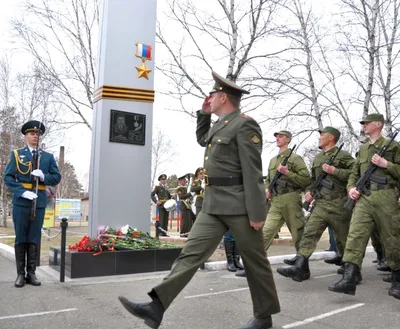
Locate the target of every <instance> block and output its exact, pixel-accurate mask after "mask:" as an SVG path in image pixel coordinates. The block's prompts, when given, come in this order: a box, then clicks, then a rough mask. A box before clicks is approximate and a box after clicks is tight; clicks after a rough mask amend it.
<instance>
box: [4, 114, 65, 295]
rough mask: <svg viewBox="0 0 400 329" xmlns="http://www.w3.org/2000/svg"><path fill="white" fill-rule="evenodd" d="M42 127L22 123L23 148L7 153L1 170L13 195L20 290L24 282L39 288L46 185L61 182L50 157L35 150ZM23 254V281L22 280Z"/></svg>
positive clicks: (33, 122)
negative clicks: (39, 247)
mask: <svg viewBox="0 0 400 329" xmlns="http://www.w3.org/2000/svg"><path fill="white" fill-rule="evenodd" d="M45 130H46V128H45V126H44V125H43V123H41V122H39V121H36V120H33V121H28V122H27V123H25V124H24V125H23V126H22V128H21V132H22V134H23V135H24V136H25V141H26V146H25V147H24V148H21V149H16V150H13V151H11V154H10V160H9V162H8V164H7V166H6V168H5V171H4V183H5V184H6V185H7V187H8V188H9V189H10V190H11V192H12V193H13V199H12V203H13V213H12V217H13V222H14V230H15V247H14V248H15V261H16V265H17V274H18V275H17V279H16V280H15V283H14V285H15V287H17V288H21V287H23V286H24V284H25V282H26V283H29V284H32V285H34V286H40V284H41V282H40V281H39V280H38V279H37V277H36V273H35V272H36V258H37V254H38V244H39V243H40V238H41V230H42V226H43V221H44V213H45V208H46V205H47V196H46V186H55V185H57V184H59V183H60V181H61V174H60V172H59V170H58V167H57V163H56V160H55V159H54V156H53V155H52V154H50V153H48V152H45V151H43V150H41V149H40V148H38V138H39V134H40V135H43V134H44V132H45ZM37 150H38V151H39V154H38V156H39V160H40V161H39V165H38V169H35V168H34V167H33V165H34V164H33V159H34V156H35V153H36V152H37ZM36 177H37V178H38V179H39V185H38V193H37V194H36V193H35V191H33V187H34V184H33V182H34V180H35V178H36ZM34 199H36V215H35V217H33V216H32V215H31V210H32V202H33V200H34ZM25 254H26V272H27V273H26V278H25Z"/></svg>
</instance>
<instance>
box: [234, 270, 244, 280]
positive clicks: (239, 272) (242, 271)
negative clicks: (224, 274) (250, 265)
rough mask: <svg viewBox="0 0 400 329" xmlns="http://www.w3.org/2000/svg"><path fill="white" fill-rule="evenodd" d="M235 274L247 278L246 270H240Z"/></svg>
mask: <svg viewBox="0 0 400 329" xmlns="http://www.w3.org/2000/svg"><path fill="white" fill-rule="evenodd" d="M235 276H238V277H239V278H245V277H246V271H245V270H239V271H237V272H236V274H235Z"/></svg>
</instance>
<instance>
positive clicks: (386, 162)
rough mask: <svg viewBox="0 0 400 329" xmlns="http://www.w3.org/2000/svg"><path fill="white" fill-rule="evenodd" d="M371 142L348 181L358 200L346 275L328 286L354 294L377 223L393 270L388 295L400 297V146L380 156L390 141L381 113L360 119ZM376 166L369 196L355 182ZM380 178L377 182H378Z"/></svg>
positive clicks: (346, 256) (363, 148) (392, 146)
mask: <svg viewBox="0 0 400 329" xmlns="http://www.w3.org/2000/svg"><path fill="white" fill-rule="evenodd" d="M360 123H361V124H362V125H363V129H364V133H365V135H367V136H369V140H368V142H366V143H364V144H363V145H361V147H360V151H359V154H358V156H357V159H356V161H355V164H354V166H353V169H352V172H351V174H350V177H349V181H348V184H347V190H348V194H349V198H351V199H352V200H357V202H356V204H355V208H354V210H353V215H352V217H351V223H350V230H349V235H348V237H347V243H346V248H345V251H344V256H343V262H344V268H345V270H344V274H343V278H342V279H341V280H340V281H339V282H337V283H335V284H332V285H330V286H329V290H330V291H334V292H338V293H345V294H350V295H354V294H355V292H356V284H357V273H358V272H359V270H360V267H361V264H362V261H363V257H364V252H365V248H366V247H367V244H368V240H369V238H370V236H371V233H372V230H373V229H374V226H375V225H376V227H377V229H378V232H379V235H380V237H381V239H382V243H383V246H384V249H385V254H386V261H387V263H388V266H389V267H390V268H391V269H392V286H391V288H390V289H389V295H390V296H393V297H395V298H397V299H400V230H399V228H400V211H399V207H398V203H397V202H398V201H397V200H398V195H397V191H396V187H397V186H398V183H399V180H400V145H399V144H398V143H397V142H395V141H393V142H392V143H391V144H390V146H389V147H388V148H387V150H386V152H385V154H384V155H383V156H382V157H381V156H379V155H378V154H377V153H378V152H379V151H380V150H381V149H382V148H383V147H384V146H385V145H387V144H388V140H387V139H385V138H384V137H383V136H382V135H381V133H382V129H383V125H384V118H383V115H382V114H378V113H374V114H369V115H367V116H366V118H365V119H363V120H362V121H360ZM371 162H372V163H373V164H374V165H376V166H377V168H376V170H374V172H373V175H374V177H373V178H372V179H370V181H369V182H368V184H367V188H368V190H369V191H370V195H366V194H364V193H360V191H358V190H357V189H356V188H355V186H356V182H357V181H358V179H359V178H360V177H362V175H363V174H364V173H365V171H366V170H367V168H368V166H369V164H370V163H371ZM377 181H378V182H377Z"/></svg>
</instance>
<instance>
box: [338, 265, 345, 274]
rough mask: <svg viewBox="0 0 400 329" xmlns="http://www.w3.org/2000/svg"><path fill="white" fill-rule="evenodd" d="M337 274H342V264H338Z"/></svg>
mask: <svg viewBox="0 0 400 329" xmlns="http://www.w3.org/2000/svg"><path fill="white" fill-rule="evenodd" d="M337 274H340V275H343V274H344V264H342V265H340V267H339V268H338V270H337Z"/></svg>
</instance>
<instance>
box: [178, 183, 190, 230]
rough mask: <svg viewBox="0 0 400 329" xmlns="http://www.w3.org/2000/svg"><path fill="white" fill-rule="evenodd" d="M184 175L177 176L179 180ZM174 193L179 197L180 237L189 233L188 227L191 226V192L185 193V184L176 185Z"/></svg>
mask: <svg viewBox="0 0 400 329" xmlns="http://www.w3.org/2000/svg"><path fill="white" fill-rule="evenodd" d="M185 177H186V176H182V177H180V178H178V179H179V180H181V179H185ZM176 193H177V194H178V197H179V208H180V210H181V213H182V223H181V227H180V234H181V237H187V236H188V235H189V232H190V229H191V228H192V224H193V217H194V214H193V212H192V208H191V202H192V194H191V193H187V187H186V186H180V185H179V186H178V187H177V189H176Z"/></svg>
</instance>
